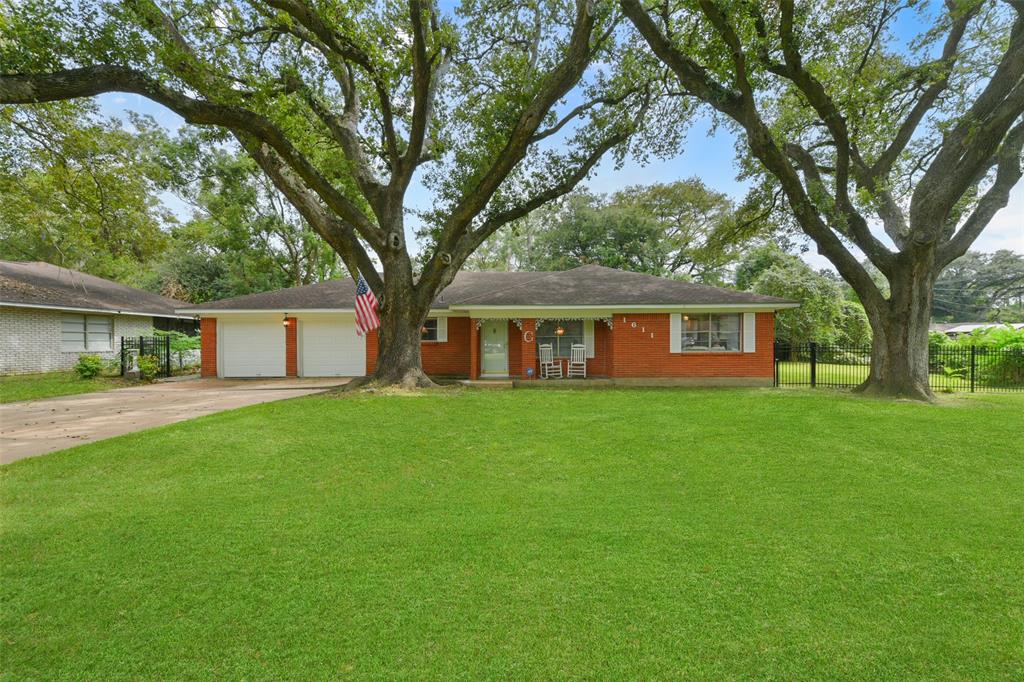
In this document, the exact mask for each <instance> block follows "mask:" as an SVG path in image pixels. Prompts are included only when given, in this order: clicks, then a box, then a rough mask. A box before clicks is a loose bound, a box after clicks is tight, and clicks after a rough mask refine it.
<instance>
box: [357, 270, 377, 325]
mask: <svg viewBox="0 0 1024 682" xmlns="http://www.w3.org/2000/svg"><path fill="white" fill-rule="evenodd" d="M379 326H380V317H378V315H377V297H376V296H374V295H373V291H371V290H370V286H369V285H368V284H367V283H366V280H365V279H363V276H362V274H360V275H359V281H358V282H357V283H356V334H359V336H365V335H366V333H367V332H369V331H370V330H373V329H376V328H377V327H379Z"/></svg>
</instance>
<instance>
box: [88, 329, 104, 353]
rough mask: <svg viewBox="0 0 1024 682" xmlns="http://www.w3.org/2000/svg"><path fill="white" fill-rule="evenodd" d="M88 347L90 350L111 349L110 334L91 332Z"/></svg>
mask: <svg viewBox="0 0 1024 682" xmlns="http://www.w3.org/2000/svg"><path fill="white" fill-rule="evenodd" d="M86 347H87V348H88V349H89V350H110V334H107V333H105V332H100V333H95V332H89V337H88V339H87V343H86Z"/></svg>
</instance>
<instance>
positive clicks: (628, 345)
mask: <svg viewBox="0 0 1024 682" xmlns="http://www.w3.org/2000/svg"><path fill="white" fill-rule="evenodd" d="M755 320H756V323H755V324H756V345H755V348H756V350H755V352H753V353H746V352H738V353H733V352H707V353H695V352H687V353H672V352H671V351H670V339H669V326H670V317H669V314H668V313H635V314H634V313H616V314H615V316H614V318H613V320H612V327H611V328H609V327H608V324H607V323H606V322H604V321H603V320H595V321H594V357H593V358H589V359H588V360H587V376H590V377H611V378H622V379H642V378H665V379H669V378H672V379H676V378H678V379H685V378H695V379H701V378H710V377H721V378H725V379H737V378H739V379H742V378H756V379H759V380H770V379H771V378H772V377H773V376H774V372H775V366H774V359H773V347H772V346H773V343H774V340H775V339H774V336H775V317H774V314H773V313H770V312H769V313H757V314H756V316H755ZM296 322H297V321H296V319H295V318H293V317H290V318H288V326H287V327H286V330H285V353H286V355H285V369H286V373H287V375H288V376H297V375H298V343H297V329H298V325H297V323H296ZM633 323H636V326H633ZM520 325H521V326H520ZM200 330H201V332H202V363H201V374H202V376H204V377H215V376H217V320H216V319H215V318H211V317H206V318H203V319H202V320H201V322H200ZM377 338H378V336H377V331H376V330H374V331H372V332H370V333H369V334H368V335H367V337H366V373H367V374H372V373H373V370H374V368H375V367H376V364H377ZM508 340H509V343H508V367H509V375H510V376H512V377H513V378H519V379H529V378H536V377H537V375H538V373H537V345H536V323H535V320H533V319H523V320H521V321H520V322H519V323H517V322H514V321H512V320H510V321H509V322H508ZM421 352H422V357H423V369H424V370H425V371H426V372H427V374H429V375H431V376H437V377H467V376H468V377H470V378H472V379H477V378H479V377H480V332H479V329H478V328H477V325H476V320H475V319H473V318H469V317H450V318H448V340H447V341H446V342H434V341H425V342H423V344H422V346H421ZM531 368H532V369H533V372H532V373H530V372H529V370H530V369H531Z"/></svg>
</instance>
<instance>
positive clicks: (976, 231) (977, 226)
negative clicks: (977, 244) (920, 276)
mask: <svg viewBox="0 0 1024 682" xmlns="http://www.w3.org/2000/svg"><path fill="white" fill-rule="evenodd" d="M1022 150H1024V119H1022V120H1021V121H1020V122H1019V123H1017V125H1016V126H1015V127H1014V128H1013V129H1012V130H1011V131H1010V132H1009V134H1008V135H1007V136H1006V140H1005V141H1004V142H1003V145H1002V147H1001V148H1000V150H999V154H998V155H997V157H996V158H997V161H996V179H995V182H993V184H992V186H991V187H990V188H989V189H988V191H987V192H985V195H984V196H983V197H982V198H981V199H980V200H979V201H978V204H977V205H976V206H975V207H974V211H973V212H972V213H971V215H970V216H969V217H968V218H967V220H966V221H965V222H964V224H963V225H962V226H961V227H960V229H959V230H958V231H957V233H956V234H955V235H953V237H952V239H950V240H949V241H948V242H946V243H945V244H943V245H942V246H941V247H939V250H938V253H937V254H936V270H937V271H939V270H941V269H942V268H944V267H946V266H947V265H949V264H950V263H951V262H953V261H954V260H956V259H957V258H959V257H960V256H962V255H964V254H965V253H967V249H969V248H970V247H971V244H973V243H974V240H975V239H977V238H978V235H980V234H981V231H982V230H983V229H985V227H986V226H987V225H988V224H989V222H991V220H992V218H993V217H995V214H996V213H997V212H999V210H1000V209H1002V208H1003V207H1005V206H1006V204H1007V203H1008V202H1009V200H1010V191H1011V190H1012V189H1013V188H1014V186H1015V185H1016V184H1017V182H1019V181H1020V179H1021V175H1022V171H1024V169H1022V166H1021V164H1022V162H1024V159H1022V158H1021V152H1022Z"/></svg>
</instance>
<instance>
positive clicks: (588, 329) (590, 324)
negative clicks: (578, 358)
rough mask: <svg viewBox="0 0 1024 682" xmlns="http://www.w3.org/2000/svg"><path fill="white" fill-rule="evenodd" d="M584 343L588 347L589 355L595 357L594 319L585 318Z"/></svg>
mask: <svg viewBox="0 0 1024 682" xmlns="http://www.w3.org/2000/svg"><path fill="white" fill-rule="evenodd" d="M583 344H584V345H585V346H586V347H587V357H588V358H592V357H594V321H593V320H583Z"/></svg>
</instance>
